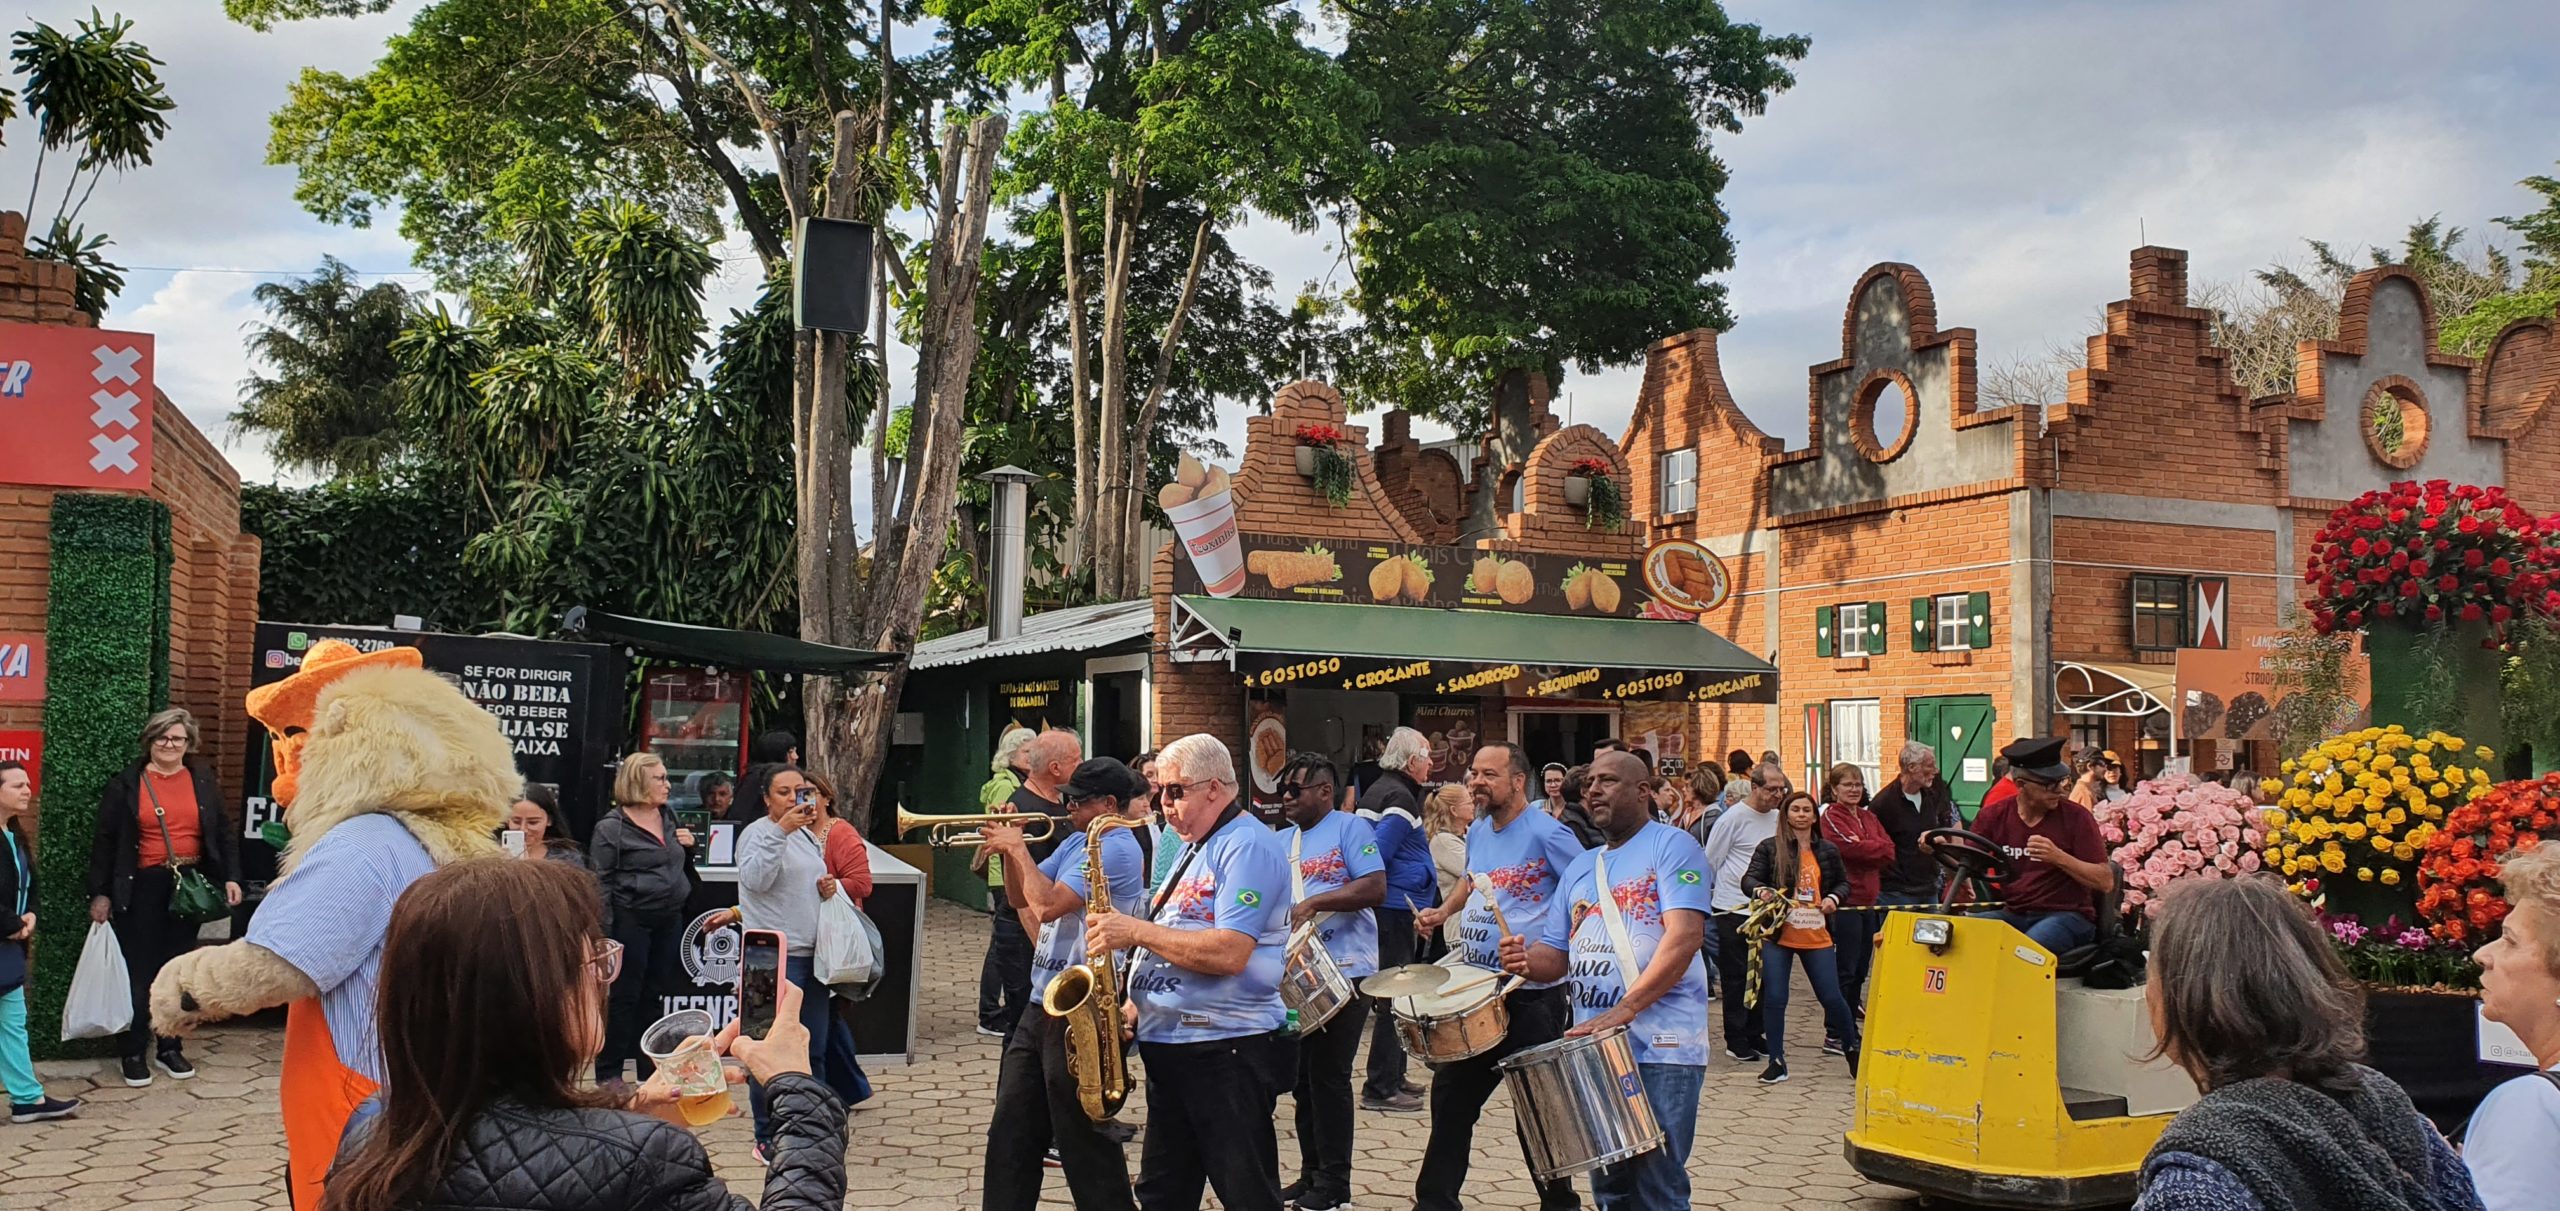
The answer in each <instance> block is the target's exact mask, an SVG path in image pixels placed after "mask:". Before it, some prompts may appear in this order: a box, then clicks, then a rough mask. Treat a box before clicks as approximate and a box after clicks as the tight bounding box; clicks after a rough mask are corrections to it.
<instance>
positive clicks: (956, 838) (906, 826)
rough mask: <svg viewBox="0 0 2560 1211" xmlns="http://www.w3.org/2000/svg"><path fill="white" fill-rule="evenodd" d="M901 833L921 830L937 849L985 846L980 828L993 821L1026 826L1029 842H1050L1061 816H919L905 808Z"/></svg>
mask: <svg viewBox="0 0 2560 1211" xmlns="http://www.w3.org/2000/svg"><path fill="white" fill-rule="evenodd" d="M897 824H898V835H899V836H901V837H903V836H906V835H907V834H908V833H912V832H916V831H918V830H920V829H921V830H928V831H926V832H925V839H924V843H925V844H927V845H930V846H933V847H935V848H937V849H965V848H967V847H969V846H972V845H984V844H986V843H987V839H986V838H985V837H981V836H979V835H978V830H979V829H981V828H984V827H986V826H987V825H990V824H1011V825H1015V826H1017V827H1019V828H1020V829H1022V839H1023V840H1025V841H1046V840H1048V839H1049V838H1050V836H1051V835H1052V834H1054V833H1056V832H1057V831H1058V817H1056V816H1043V815H1038V814H1035V813H1031V812H990V813H988V814H986V815H983V816H919V815H917V814H915V813H914V812H911V811H908V810H907V809H905V808H899V809H898V820H897Z"/></svg>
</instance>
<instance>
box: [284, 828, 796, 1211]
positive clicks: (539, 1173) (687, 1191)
mask: <svg viewBox="0 0 2560 1211" xmlns="http://www.w3.org/2000/svg"><path fill="white" fill-rule="evenodd" d="M621 960H622V953H621V947H620V946H619V945H618V944H616V943H615V942H613V941H612V940H611V939H609V938H606V937H605V936H604V928H603V910H602V905H601V903H600V902H599V898H598V895H597V892H596V885H595V881H594V880H593V879H591V878H588V877H587V876H586V875H585V874H583V873H581V872H579V871H576V870H572V869H570V868H568V867H566V866H563V865H561V864H558V863H553V862H511V861H507V860H504V859H483V860H478V861H470V862H462V863H458V864H456V865H453V866H448V867H445V868H444V869H442V870H439V871H436V872H435V873H434V874H431V875H428V876H427V877H425V878H423V879H420V880H418V881H417V882H416V883H415V884H412V885H411V886H410V888H409V890H408V891H406V892H404V893H402V894H401V896H400V903H399V905H398V907H396V908H395V909H394V910H393V911H392V916H391V929H390V933H389V935H388V936H387V937H386V938H385V939H384V942H383V947H382V991H381V1004H380V1008H379V1011H378V1016H377V1020H378V1022H379V1023H380V1027H381V1031H382V1062H383V1072H384V1077H385V1079H384V1084H383V1091H382V1095H381V1096H380V1097H378V1098H376V1099H375V1100H374V1101H373V1102H372V1103H368V1105H367V1107H366V1108H365V1109H363V1110H359V1111H358V1112H357V1119H356V1121H355V1123H354V1125H352V1126H350V1127H349V1128H348V1131H347V1139H346V1142H345V1143H344V1145H343V1146H342V1147H341V1148H340V1151H339V1154H338V1163H337V1165H336V1167H335V1168H333V1169H332V1170H331V1171H330V1174H329V1180H328V1190H327V1193H326V1194H325V1195H324V1196H323V1198H322V1200H321V1208H322V1211H452V1209H459V1208H471V1209H472V1211H750V1209H751V1207H752V1204H750V1203H748V1202H747V1200H746V1199H744V1198H742V1197H740V1196H738V1195H736V1194H732V1193H730V1192H729V1189H728V1187H726V1186H724V1185H722V1184H721V1182H720V1179H719V1178H717V1177H714V1176H712V1173H711V1158H710V1157H709V1156H708V1155H707V1154H705V1153H704V1151H703V1149H702V1144H701V1142H700V1141H699V1140H696V1139H695V1138H694V1137H693V1133H692V1132H690V1131H688V1130H686V1129H685V1127H684V1126H683V1125H682V1124H683V1119H682V1118H681V1117H680V1116H679V1115H678V1113H677V1109H676V1098H675V1096H674V1094H673V1093H671V1092H669V1091H667V1090H666V1089H665V1088H663V1087H662V1086H659V1085H656V1084H655V1083H648V1084H643V1085H642V1086H641V1087H640V1088H639V1089H638V1090H637V1091H635V1092H633V1093H630V1094H616V1093H608V1092H603V1091H595V1090H582V1089H580V1088H579V1087H578V1079H579V1076H580V1075H581V1074H582V1073H585V1072H588V1071H591V1070H592V1067H593V1065H594V1063H595V1057H596V1053H597V1052H598V1051H599V1050H601V1049H602V1048H603V1047H604V1010H605V990H606V989H607V988H608V987H609V986H610V985H611V984H612V982H613V977H614V975H615V973H616V971H617V969H618V968H619V967H620V966H621ZM781 991H782V1002H781V1005H780V1007H779V1011H778V1012H777V1013H776V1014H775V1016H774V1025H773V1030H772V1032H771V1034H769V1035H768V1036H767V1037H766V1038H765V1039H764V1040H763V1041H761V1042H759V1041H757V1040H754V1039H745V1038H739V1037H737V1027H736V1026H735V1025H734V1024H732V1025H731V1026H730V1027H729V1028H728V1029H727V1030H724V1031H722V1032H721V1034H720V1036H719V1039H718V1043H719V1045H720V1047H721V1048H722V1050H724V1051H725V1052H726V1053H727V1054H728V1055H730V1056H732V1057H735V1058H736V1059H737V1060H738V1061H739V1062H740V1063H742V1064H744V1065H745V1066H746V1069H747V1071H748V1072H750V1073H752V1074H754V1076H755V1078H756V1079H757V1081H758V1082H760V1083H761V1084H762V1085H763V1086H764V1088H765V1093H766V1096H767V1097H768V1099H769V1100H770V1105H771V1112H772V1114H773V1117H774V1119H775V1124H776V1125H775V1130H774V1148H773V1154H772V1165H771V1167H770V1168H769V1169H768V1170H767V1171H766V1173H765V1183H764V1194H763V1198H762V1200H761V1203H762V1206H763V1207H764V1208H765V1211H814V1209H816V1208H827V1209H828V1211H833V1209H835V1208H839V1207H842V1206H843V1205H844V1148H845V1112H844V1103H843V1102H841V1101H839V1100H837V1098H836V1095H835V1093H834V1092H833V1091H831V1090H829V1089H828V1088H827V1087H826V1085H824V1084H823V1083H821V1082H819V1081H817V1080H815V1079H812V1078H811V1077H810V1075H809V1036H808V1032H807V1031H806V1030H805V1029H803V1028H802V1027H801V1025H800V1014H799V1007H798V996H799V990H798V989H796V988H794V987H792V986H791V985H790V984H788V983H787V982H786V983H785V984H784V985H783V987H782V990H781Z"/></svg>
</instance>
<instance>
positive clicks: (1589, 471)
mask: <svg viewBox="0 0 2560 1211" xmlns="http://www.w3.org/2000/svg"><path fill="white" fill-rule="evenodd" d="M1613 470H1615V468H1613V467H1611V466H1610V465H1609V460H1608V459H1605V458H1577V459H1575V460H1573V473H1574V474H1576V475H1607V474H1609V473H1610V472H1611V471H1613Z"/></svg>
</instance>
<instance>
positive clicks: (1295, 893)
mask: <svg viewBox="0 0 2560 1211" xmlns="http://www.w3.org/2000/svg"><path fill="white" fill-rule="evenodd" d="M1306 844H1307V830H1305V829H1303V828H1300V829H1292V830H1290V833H1289V902H1290V903H1291V904H1297V903H1299V902H1301V901H1304V900H1305V899H1306V898H1307V876H1306V875H1305V873H1304V872H1302V871H1300V870H1299V869H1298V853H1299V851H1300V850H1302V849H1304V848H1305V847H1306ZM1341 915H1342V914H1341V913H1338V912H1327V913H1318V914H1316V918H1315V920H1314V921H1312V922H1310V924H1313V925H1314V926H1315V927H1316V933H1317V935H1318V936H1322V935H1323V933H1324V927H1325V926H1327V925H1330V924H1332V923H1333V919H1334V918H1335V917H1338V916H1341Z"/></svg>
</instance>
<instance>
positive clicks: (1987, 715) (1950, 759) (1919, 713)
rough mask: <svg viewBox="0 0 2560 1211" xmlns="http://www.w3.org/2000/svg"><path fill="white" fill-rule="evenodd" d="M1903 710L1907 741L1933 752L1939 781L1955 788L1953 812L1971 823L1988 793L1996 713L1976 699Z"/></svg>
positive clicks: (1935, 701) (1917, 701)
mask: <svg viewBox="0 0 2560 1211" xmlns="http://www.w3.org/2000/svg"><path fill="white" fill-rule="evenodd" d="M1905 707H1906V713H1907V716H1908V717H1907V719H1906V720H1905V726H1906V727H1907V729H1908V730H1909V732H1910V734H1911V738H1912V739H1914V740H1917V741H1919V742H1920V743H1922V744H1925V745H1928V746H1929V747H1930V748H1931V749H1932V750H1935V751H1936V753H1937V754H1938V773H1939V776H1941V777H1943V778H1945V779H1946V780H1947V785H1948V786H1949V787H1951V788H1953V789H1954V791H1955V797H1956V808H1957V810H1958V811H1960V812H1961V813H1963V815H1964V816H1965V818H1966V819H1968V820H1969V819H1972V818H1973V813H1974V811H1975V810H1976V809H1978V808H1980V807H1981V806H1982V796H1983V793H1984V792H1986V791H1988V790H1990V789H1991V756H1992V753H1993V752H1994V751H1995V750H1994V749H1993V746H1992V743H1991V734H1992V731H1993V730H1994V729H1995V728H1996V727H1997V726H1998V724H1999V722H2000V713H1999V712H1998V711H1997V710H1994V709H1993V708H1992V705H1991V699H1990V698H1989V697H1988V696H1985V695H1981V694H1964V695H1958V696H1954V697H1948V698H1913V699H1911V700H1910V701H1909V702H1907V703H1906V704H1905ZM1886 776H1887V777H1890V776H1892V775H1891V773H1890V771H1888V773H1887V775H1886Z"/></svg>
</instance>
